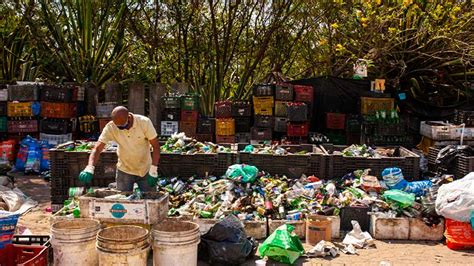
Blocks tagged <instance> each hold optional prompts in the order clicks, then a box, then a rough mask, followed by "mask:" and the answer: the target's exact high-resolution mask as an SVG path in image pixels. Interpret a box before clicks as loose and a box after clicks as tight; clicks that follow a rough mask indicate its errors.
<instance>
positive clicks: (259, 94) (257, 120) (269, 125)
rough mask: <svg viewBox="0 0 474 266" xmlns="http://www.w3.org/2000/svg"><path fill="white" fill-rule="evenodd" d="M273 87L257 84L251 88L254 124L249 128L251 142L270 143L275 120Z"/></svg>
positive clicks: (271, 85)
mask: <svg viewBox="0 0 474 266" xmlns="http://www.w3.org/2000/svg"><path fill="white" fill-rule="evenodd" d="M274 93H275V86H274V85H273V84H257V85H255V86H254V87H253V109H254V113H255V116H254V124H253V127H252V128H251V132H250V138H251V141H252V142H263V141H271V140H272V137H273V127H274V122H275V118H274V116H273V108H274V103H275V98H274Z"/></svg>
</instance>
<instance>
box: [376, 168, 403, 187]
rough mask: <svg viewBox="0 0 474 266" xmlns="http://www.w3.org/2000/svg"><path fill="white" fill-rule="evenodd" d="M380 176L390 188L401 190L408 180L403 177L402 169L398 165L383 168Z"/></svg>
mask: <svg viewBox="0 0 474 266" xmlns="http://www.w3.org/2000/svg"><path fill="white" fill-rule="evenodd" d="M382 178H383V181H384V182H385V184H386V185H387V187H389V188H390V189H398V190H403V189H405V187H406V186H407V184H408V181H406V180H405V178H404V177H403V173H402V170H401V169H400V168H398V167H390V168H385V169H384V170H383V171H382Z"/></svg>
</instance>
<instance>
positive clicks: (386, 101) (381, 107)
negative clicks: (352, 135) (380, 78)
mask: <svg viewBox="0 0 474 266" xmlns="http://www.w3.org/2000/svg"><path fill="white" fill-rule="evenodd" d="M360 102H361V105H360V113H361V114H364V115H370V114H373V113H375V112H376V111H390V110H393V109H394V108H395V99H393V98H373V97H360Z"/></svg>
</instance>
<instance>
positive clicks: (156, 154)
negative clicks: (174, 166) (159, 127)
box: [91, 138, 160, 166]
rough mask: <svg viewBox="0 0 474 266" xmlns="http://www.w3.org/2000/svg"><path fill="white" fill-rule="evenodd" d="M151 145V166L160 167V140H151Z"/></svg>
mask: <svg viewBox="0 0 474 266" xmlns="http://www.w3.org/2000/svg"><path fill="white" fill-rule="evenodd" d="M150 144H151V146H152V147H153V156H152V158H151V165H154V166H158V163H159V162H160V142H159V141H158V138H154V139H152V140H150ZM91 155H92V154H91Z"/></svg>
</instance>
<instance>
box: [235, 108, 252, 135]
mask: <svg viewBox="0 0 474 266" xmlns="http://www.w3.org/2000/svg"><path fill="white" fill-rule="evenodd" d="M232 117H233V118H234V121H235V142H236V143H249V142H250V139H251V137H250V128H251V126H252V105H251V104H250V102H248V101H234V102H232Z"/></svg>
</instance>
